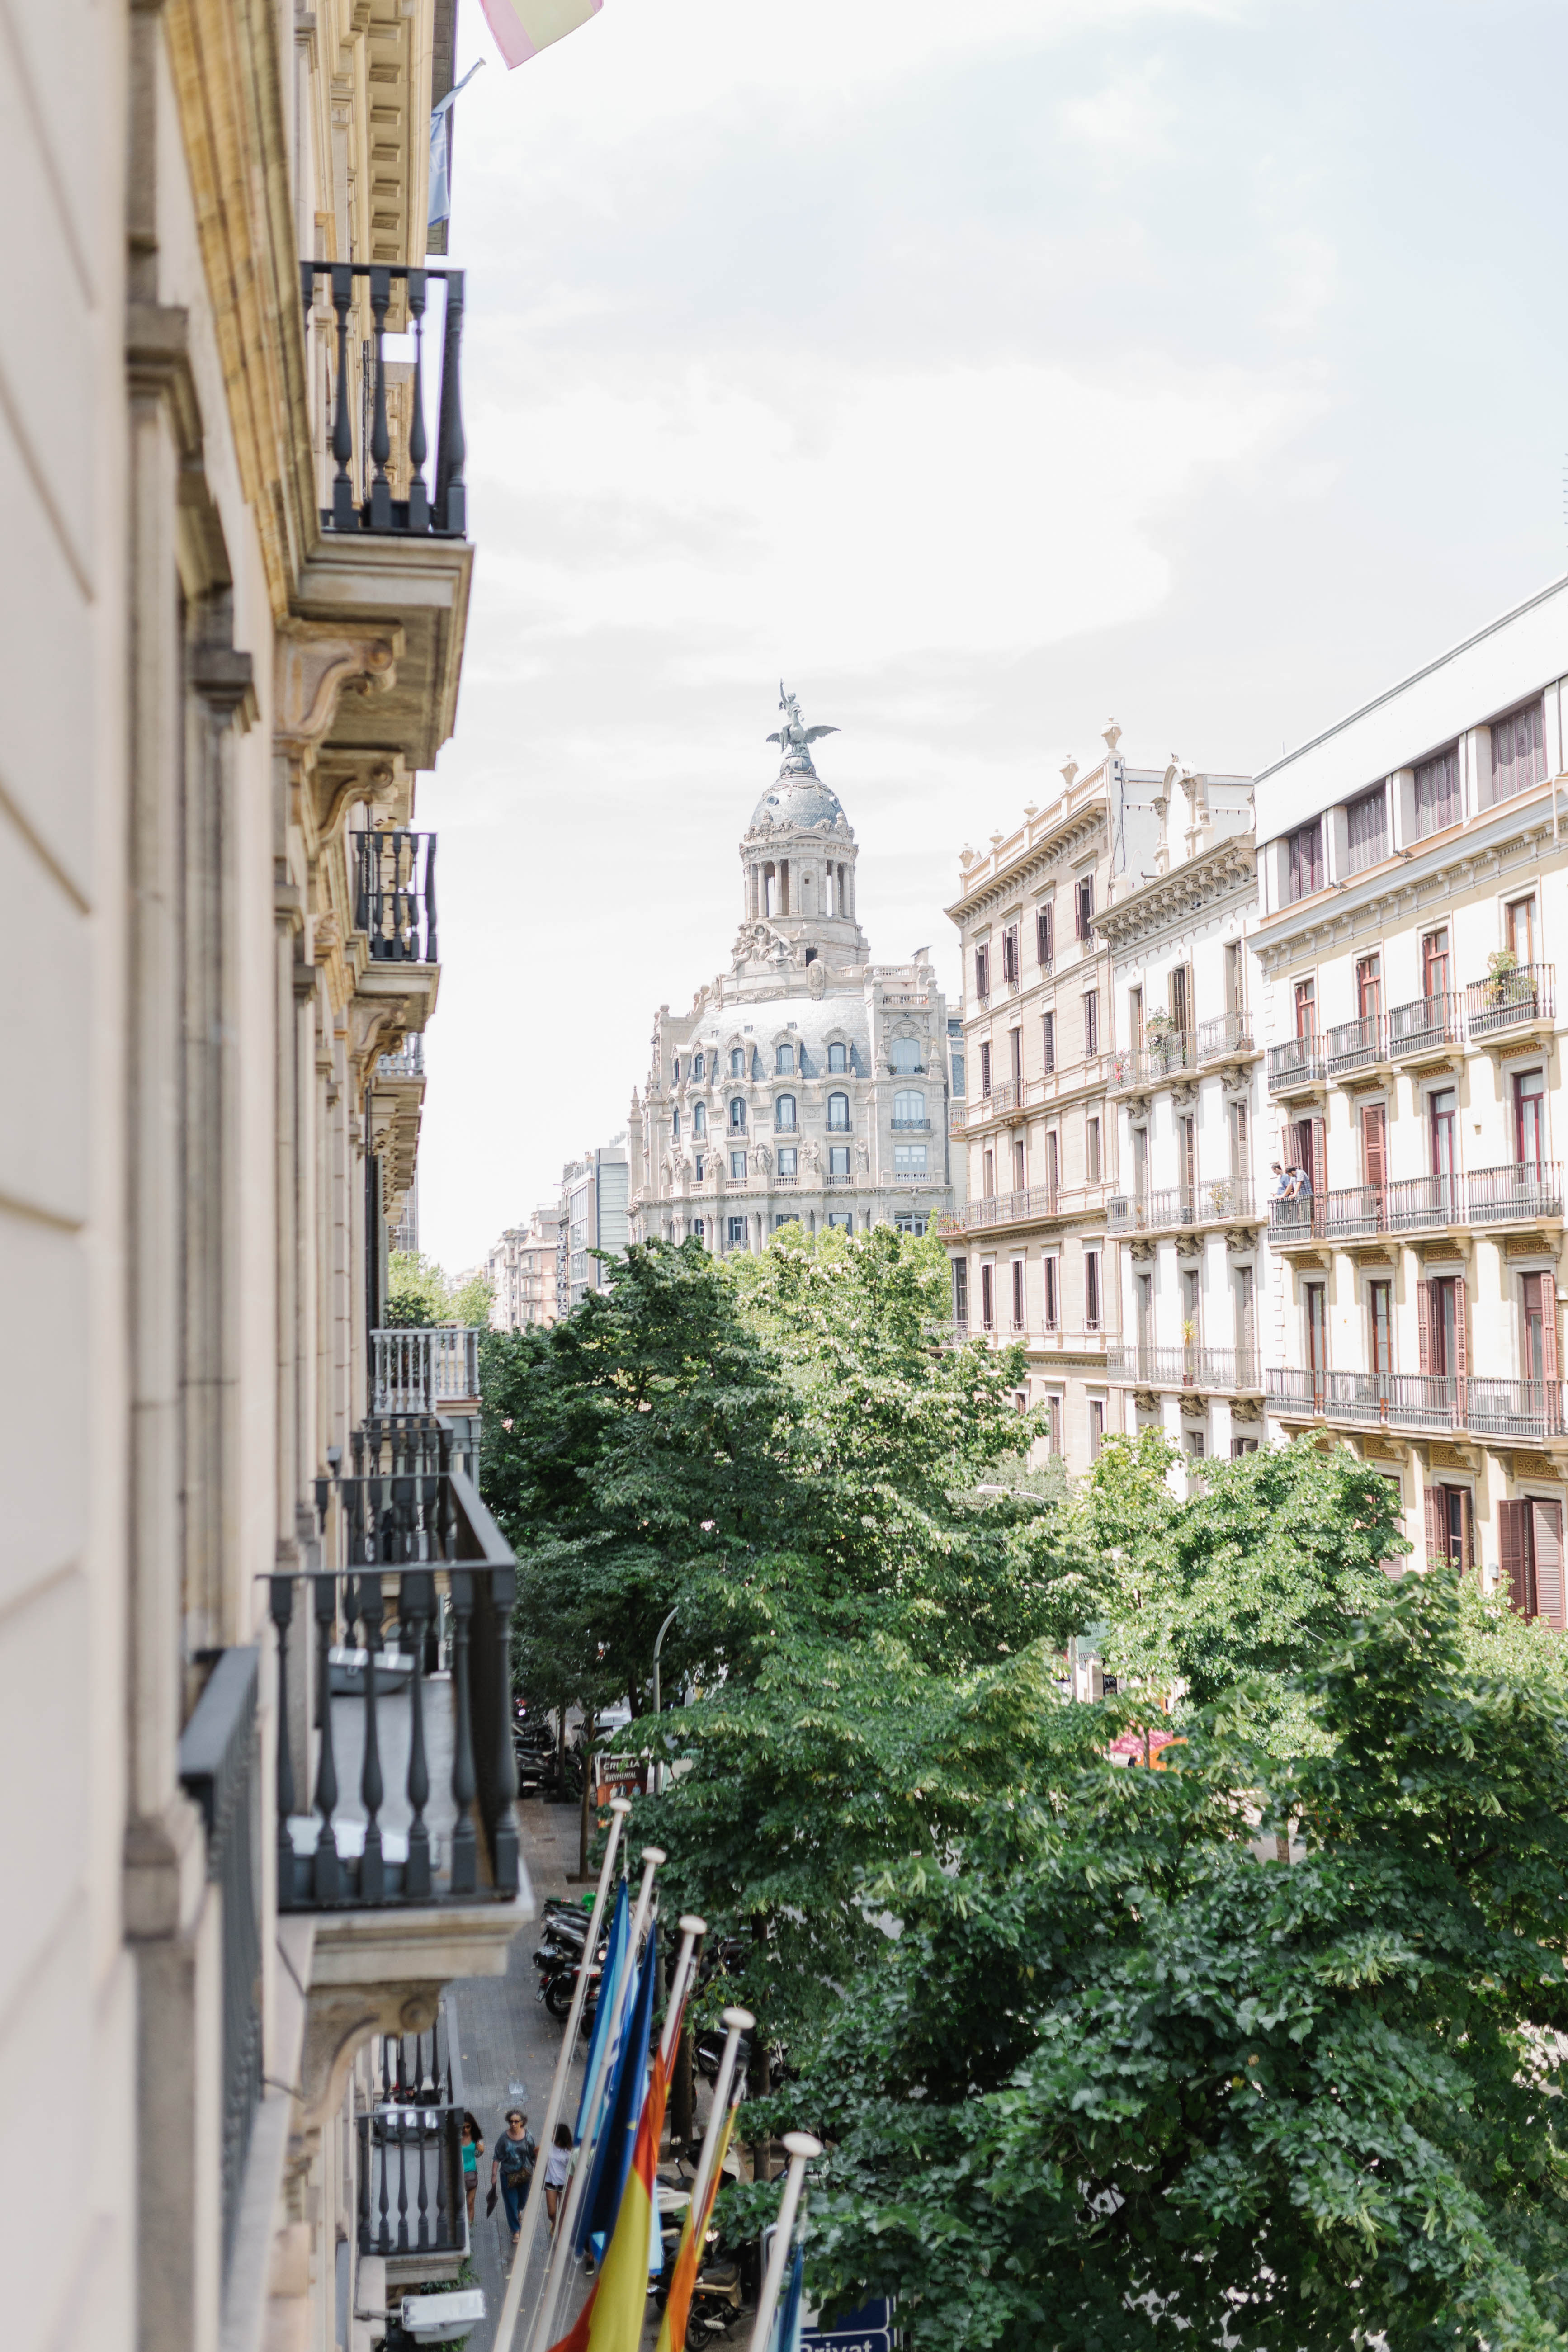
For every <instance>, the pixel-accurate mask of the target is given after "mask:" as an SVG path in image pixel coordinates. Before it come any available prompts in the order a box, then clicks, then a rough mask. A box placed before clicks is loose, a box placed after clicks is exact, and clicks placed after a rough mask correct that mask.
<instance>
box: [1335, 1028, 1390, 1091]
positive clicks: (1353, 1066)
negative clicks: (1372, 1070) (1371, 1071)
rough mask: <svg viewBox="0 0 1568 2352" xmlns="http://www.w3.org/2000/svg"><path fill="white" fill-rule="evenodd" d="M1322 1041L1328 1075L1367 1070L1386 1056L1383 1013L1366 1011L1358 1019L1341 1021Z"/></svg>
mask: <svg viewBox="0 0 1568 2352" xmlns="http://www.w3.org/2000/svg"><path fill="white" fill-rule="evenodd" d="M1326 1042H1327V1045H1328V1053H1327V1055H1326V1057H1325V1058H1326V1061H1327V1065H1328V1072H1329V1076H1330V1077H1331V1078H1340V1077H1343V1076H1345V1075H1346V1073H1347V1072H1348V1071H1351V1070H1364V1069H1367V1068H1369V1067H1370V1066H1372V1065H1373V1063H1375V1062H1381V1061H1383V1060H1384V1058H1385V1056H1386V1052H1387V1047H1386V1044H1385V1039H1384V1026H1383V1015H1382V1013H1366V1014H1364V1015H1363V1018H1362V1019H1361V1020H1359V1021H1342V1022H1341V1023H1340V1024H1339V1025H1338V1026H1337V1027H1336V1028H1333V1029H1331V1030H1330V1031H1329V1034H1328V1038H1327V1041H1326Z"/></svg>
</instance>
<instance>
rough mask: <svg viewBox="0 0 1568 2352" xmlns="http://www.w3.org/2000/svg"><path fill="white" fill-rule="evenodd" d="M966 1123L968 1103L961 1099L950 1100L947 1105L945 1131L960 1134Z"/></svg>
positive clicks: (967, 1121)
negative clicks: (956, 1100) (957, 1100)
mask: <svg viewBox="0 0 1568 2352" xmlns="http://www.w3.org/2000/svg"><path fill="white" fill-rule="evenodd" d="M968 1125H969V1105H968V1104H967V1103H966V1102H963V1101H959V1102H950V1103H949V1105H948V1107H947V1131H948V1133H949V1135H962V1134H963V1130H964V1129H965V1128H966V1127H967V1126H968Z"/></svg>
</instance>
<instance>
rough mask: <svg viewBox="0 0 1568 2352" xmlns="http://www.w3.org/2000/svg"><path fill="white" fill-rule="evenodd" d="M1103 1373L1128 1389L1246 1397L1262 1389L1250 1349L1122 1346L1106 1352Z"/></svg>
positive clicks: (1252, 1351) (1260, 1373)
mask: <svg viewBox="0 0 1568 2352" xmlns="http://www.w3.org/2000/svg"><path fill="white" fill-rule="evenodd" d="M1105 1369H1106V1377H1107V1379H1109V1380H1112V1381H1118V1382H1120V1383H1122V1384H1124V1385H1126V1386H1128V1387H1131V1388H1148V1389H1204V1390H1212V1391H1219V1392H1221V1393H1229V1394H1232V1395H1235V1394H1238V1393H1239V1394H1242V1395H1247V1394H1248V1393H1251V1392H1253V1391H1261V1389H1262V1386H1263V1377H1262V1372H1261V1370H1260V1367H1259V1360H1258V1351H1257V1349H1252V1348H1200V1347H1186V1346H1183V1347H1179V1348H1156V1347H1142V1346H1133V1347H1127V1346H1122V1347H1121V1348H1113V1349H1110V1351H1109V1353H1108V1354H1107V1357H1106V1363H1105Z"/></svg>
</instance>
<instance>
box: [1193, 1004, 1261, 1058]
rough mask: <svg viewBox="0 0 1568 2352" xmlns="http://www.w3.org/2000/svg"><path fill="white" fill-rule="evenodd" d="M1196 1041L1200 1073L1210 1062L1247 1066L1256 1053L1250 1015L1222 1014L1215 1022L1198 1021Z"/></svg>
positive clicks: (1256, 1048)
mask: <svg viewBox="0 0 1568 2352" xmlns="http://www.w3.org/2000/svg"><path fill="white" fill-rule="evenodd" d="M1197 1041H1198V1066H1199V1068H1200V1069H1201V1068H1203V1067H1205V1066H1206V1065H1207V1064H1208V1063H1210V1062H1232V1061H1235V1062H1247V1061H1250V1060H1251V1059H1252V1057H1253V1055H1255V1054H1256V1053H1257V1051H1258V1047H1257V1045H1255V1044H1254V1042H1253V1036H1252V1015H1251V1013H1221V1014H1220V1015H1219V1018H1218V1019H1217V1020H1215V1021H1201V1022H1200V1023H1199V1024H1198V1028H1197Z"/></svg>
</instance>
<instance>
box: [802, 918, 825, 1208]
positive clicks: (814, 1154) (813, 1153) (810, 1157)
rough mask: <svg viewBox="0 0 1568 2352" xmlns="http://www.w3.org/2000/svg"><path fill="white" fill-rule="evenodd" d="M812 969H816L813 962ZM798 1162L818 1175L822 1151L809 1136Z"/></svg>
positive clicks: (819, 1173) (809, 1171)
mask: <svg viewBox="0 0 1568 2352" xmlns="http://www.w3.org/2000/svg"><path fill="white" fill-rule="evenodd" d="M812 970H813V971H816V965H815V964H813V966H812ZM800 1164H801V1166H802V1168H803V1169H804V1170H805V1172H806V1174H807V1175H808V1176H820V1175H821V1173H822V1153H821V1150H820V1149H819V1148H818V1146H817V1145H816V1142H815V1141H814V1140H813V1139H812V1138H811V1137H810V1136H807V1138H806V1139H805V1142H804V1143H803V1144H802V1145H801V1147H800Z"/></svg>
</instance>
